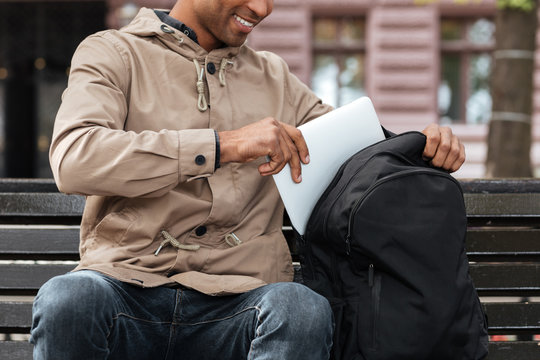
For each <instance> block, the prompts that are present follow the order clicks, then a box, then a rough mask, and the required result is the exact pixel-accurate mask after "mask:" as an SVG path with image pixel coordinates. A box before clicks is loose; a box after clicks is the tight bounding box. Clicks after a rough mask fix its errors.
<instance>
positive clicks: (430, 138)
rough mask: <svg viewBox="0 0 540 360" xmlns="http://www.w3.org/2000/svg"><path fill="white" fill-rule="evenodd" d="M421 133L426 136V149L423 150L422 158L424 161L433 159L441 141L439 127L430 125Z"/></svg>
mask: <svg viewBox="0 0 540 360" xmlns="http://www.w3.org/2000/svg"><path fill="white" fill-rule="evenodd" d="M422 133H423V134H424V135H426V147H425V148H424V153H423V155H424V158H425V159H426V160H430V159H433V158H434V157H435V154H436V153H437V148H438V146H439V143H440V141H441V133H440V131H439V126H437V125H436V124H430V125H429V126H428V127H426V128H425V129H424V130H423V131H422Z"/></svg>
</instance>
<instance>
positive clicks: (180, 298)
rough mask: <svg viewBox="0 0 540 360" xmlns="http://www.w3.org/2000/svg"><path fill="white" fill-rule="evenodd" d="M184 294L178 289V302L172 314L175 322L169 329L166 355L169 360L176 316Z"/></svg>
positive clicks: (175, 303)
mask: <svg viewBox="0 0 540 360" xmlns="http://www.w3.org/2000/svg"><path fill="white" fill-rule="evenodd" d="M182 294H183V293H182V292H181V291H180V289H176V301H175V302H174V310H173V314H172V319H173V321H172V322H171V326H170V329H169V341H168V343H167V352H166V353H165V359H168V358H169V352H170V351H171V347H172V343H173V338H174V336H175V333H176V328H175V321H174V317H175V314H176V310H177V309H178V307H179V305H181V302H182Z"/></svg>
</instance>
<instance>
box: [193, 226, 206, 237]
mask: <svg viewBox="0 0 540 360" xmlns="http://www.w3.org/2000/svg"><path fill="white" fill-rule="evenodd" d="M204 234H206V226H204V225H202V226H199V227H198V228H196V229H195V235H197V236H203V235H204Z"/></svg>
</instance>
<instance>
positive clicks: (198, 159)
mask: <svg viewBox="0 0 540 360" xmlns="http://www.w3.org/2000/svg"><path fill="white" fill-rule="evenodd" d="M205 162H206V158H205V157H204V155H197V156H195V164H197V165H204V163H205Z"/></svg>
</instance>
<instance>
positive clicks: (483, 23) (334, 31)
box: [0, 0, 540, 177]
mask: <svg viewBox="0 0 540 360" xmlns="http://www.w3.org/2000/svg"><path fill="white" fill-rule="evenodd" d="M419 1H420V0H416V1H415V0H324V1H323V0H275V1H274V12H273V14H272V15H271V16H270V17H269V18H268V19H266V20H265V21H264V22H263V23H261V24H260V25H259V26H258V27H257V28H256V29H255V30H254V31H253V33H252V34H251V35H250V36H249V37H248V42H249V44H250V46H252V47H254V48H256V49H261V50H270V51H273V52H275V53H277V54H279V55H281V56H282V57H283V58H284V59H285V60H286V61H287V63H288V64H289V66H290V68H291V70H292V71H293V72H294V73H295V74H296V75H297V76H298V77H299V78H300V79H301V80H302V81H304V82H305V83H306V84H308V85H309V86H310V87H311V88H312V89H313V90H314V91H315V92H316V93H317V94H318V95H319V96H320V97H321V98H322V99H323V100H324V101H325V102H327V103H330V104H332V105H334V106H340V105H344V104H346V103H348V102H350V101H351V100H353V99H355V98H357V97H359V96H362V95H367V96H369V97H370V98H371V99H372V101H373V103H374V105H375V108H376V110H377V113H378V115H379V119H380V120H381V123H382V124H383V125H384V126H386V127H387V128H388V129H391V130H392V131H394V132H402V131H405V130H421V129H423V128H424V127H425V126H426V125H427V124H429V123H431V122H438V123H440V124H445V125H449V126H451V127H452V129H453V130H454V132H455V133H457V134H458V135H459V136H460V138H461V139H462V140H463V141H464V143H465V145H466V149H467V156H468V157H467V162H466V165H465V166H464V167H463V168H462V169H461V170H460V171H459V172H458V173H456V177H483V176H484V171H485V165H484V161H485V157H486V149H487V145H486V135H487V125H486V124H487V123H488V121H489V119H490V116H491V96H490V87H489V78H490V71H491V68H492V57H491V52H492V51H493V48H494V32H495V30H496V29H495V25H494V16H495V12H496V7H495V0H471V1H463V0H462V1H456V0H439V1H436V2H434V3H430V4H427V5H426V4H423V3H419ZM174 3H175V0H144V1H143V0H139V1H135V0H132V1H129V0H106V1H95V0H86V1H83V0H81V1H68V0H64V1H26V0H19V1H14V0H11V1H10V0H8V1H5V0H0V177H51V172H50V169H49V164H48V157H47V152H48V148H49V145H50V136H51V132H52V125H53V122H54V117H55V115H56V111H57V109H58V106H59V105H60V101H61V94H62V91H63V89H64V88H65V87H66V85H67V74H68V72H69V64H70V60H71V56H72V54H73V51H74V50H75V48H76V46H77V44H78V43H79V42H80V41H81V40H82V39H83V38H84V37H85V36H87V35H89V34H91V33H93V32H96V31H99V30H102V29H105V28H119V27H121V26H123V25H125V24H127V23H128V22H129V21H130V20H131V19H132V18H133V17H134V16H135V15H136V13H137V11H138V9H139V8H140V7H142V6H145V7H152V8H164V9H167V8H171V7H172V5H173V4H174ZM537 38H538V39H539V40H538V42H539V43H540V37H539V36H537ZM537 48H538V47H537ZM536 54H537V56H536V64H537V65H536V70H535V73H536V74H535V88H534V94H532V96H533V98H534V111H533V139H534V143H533V147H532V150H531V152H532V153H531V158H532V162H533V166H534V168H535V175H536V176H540V52H538V50H537V52H536Z"/></svg>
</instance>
